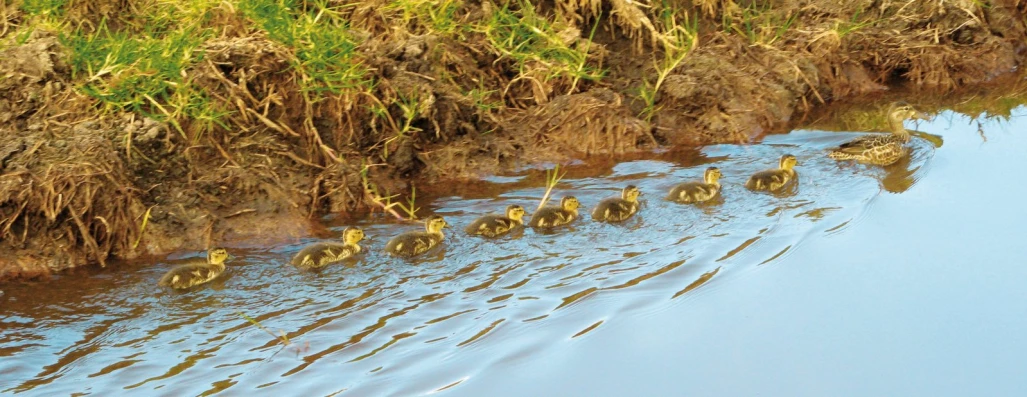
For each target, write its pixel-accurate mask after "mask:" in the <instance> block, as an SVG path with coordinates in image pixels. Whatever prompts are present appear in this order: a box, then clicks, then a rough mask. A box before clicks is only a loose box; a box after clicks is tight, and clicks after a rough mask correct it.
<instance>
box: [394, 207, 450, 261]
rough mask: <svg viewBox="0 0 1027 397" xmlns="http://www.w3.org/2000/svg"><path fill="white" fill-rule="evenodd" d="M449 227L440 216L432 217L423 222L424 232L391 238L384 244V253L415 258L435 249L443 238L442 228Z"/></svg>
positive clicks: (407, 233)
mask: <svg viewBox="0 0 1027 397" xmlns="http://www.w3.org/2000/svg"><path fill="white" fill-rule="evenodd" d="M445 227H449V224H448V223H446V220H445V219H442V217H441V216H438V215H432V216H429V217H428V219H425V220H424V228H425V229H426V231H424V232H406V233H403V234H400V235H398V236H396V237H393V238H392V240H389V242H388V244H385V251H387V252H389V253H390V254H393V255H396V256H406V257H411V256H416V255H420V254H423V253H425V252H427V251H428V250H430V249H432V248H435V246H437V245H439V244H441V243H442V239H443V238H445V236H443V235H442V228H445Z"/></svg>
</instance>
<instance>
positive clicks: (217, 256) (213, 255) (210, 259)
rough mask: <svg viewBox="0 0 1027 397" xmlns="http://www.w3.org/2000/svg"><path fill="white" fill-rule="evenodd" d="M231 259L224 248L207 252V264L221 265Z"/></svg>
mask: <svg viewBox="0 0 1027 397" xmlns="http://www.w3.org/2000/svg"><path fill="white" fill-rule="evenodd" d="M231 257H232V256H231V255H228V251H227V250H225V249H224V248H211V249H209V250H207V263H210V264H214V265H220V264H222V263H225V261H227V260H228V259H229V258H231Z"/></svg>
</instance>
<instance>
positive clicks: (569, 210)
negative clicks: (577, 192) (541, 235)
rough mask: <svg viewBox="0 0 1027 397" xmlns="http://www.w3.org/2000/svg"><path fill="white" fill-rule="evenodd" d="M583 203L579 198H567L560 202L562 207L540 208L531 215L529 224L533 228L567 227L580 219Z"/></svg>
mask: <svg viewBox="0 0 1027 397" xmlns="http://www.w3.org/2000/svg"><path fill="white" fill-rule="evenodd" d="M580 206H581V203H579V202H578V199H577V197H574V196H566V197H564V198H563V199H562V200H560V206H559V207H554V206H547V207H542V208H539V209H538V211H535V213H534V214H532V215H531V221H529V222H528V224H529V225H531V227H541V228H546V227H555V226H561V225H566V224H568V223H571V222H573V221H574V220H575V219H578V207H580Z"/></svg>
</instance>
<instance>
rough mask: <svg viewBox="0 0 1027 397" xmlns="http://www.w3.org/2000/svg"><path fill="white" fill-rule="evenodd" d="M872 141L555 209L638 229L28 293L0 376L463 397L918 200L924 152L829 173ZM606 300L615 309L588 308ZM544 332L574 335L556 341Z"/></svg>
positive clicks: (288, 252) (643, 169)
mask: <svg viewBox="0 0 1027 397" xmlns="http://www.w3.org/2000/svg"><path fill="white" fill-rule="evenodd" d="M854 136H855V134H840V133H825V132H812V131H799V132H795V133H792V134H789V135H777V136H770V137H767V139H766V140H765V141H764V142H763V143H762V144H759V145H747V146H738V145H716V146H709V147H706V148H704V149H702V150H701V152H698V153H693V155H690V156H684V157H677V154H675V153H665V154H656V155H653V156H652V158H651V159H640V160H633V161H626V162H623V163H619V164H616V165H614V166H612V168H609V169H601V168H596V167H594V166H592V165H590V164H583V165H578V166H572V167H570V169H569V171H570V172H569V174H568V175H569V176H568V177H566V178H565V179H564V180H563V181H561V182H560V183H559V185H558V186H557V187H556V189H555V190H554V192H553V194H554V196H555V197H566V196H574V197H576V198H577V199H578V201H580V203H581V205H582V207H583V208H584V209H591V208H593V207H594V206H595V205H596V204H597V203H599V202H600V200H603V199H605V198H607V197H610V196H617V195H620V194H621V193H620V192H621V190H622V189H623V188H624V186H627V185H634V186H637V187H638V189H639V190H640V191H641V192H642V193H643V194H642V196H641V199H640V200H641V202H642V204H643V205H642V206H641V209H640V210H639V211H638V212H637V213H635V214H634V215H633V216H632V217H631V218H630V219H628V220H627V221H625V222H621V223H615V224H611V223H605V222H596V221H593V220H591V219H589V217H578V218H580V219H577V220H575V221H574V222H573V223H571V224H570V225H567V226H564V227H562V228H558V229H555V230H554V231H552V232H544V231H542V230H534V229H532V228H521V229H518V231H517V232H516V233H510V234H508V235H505V236H503V237H499V238H495V239H483V238H480V237H475V236H469V235H467V234H465V233H461V232H460V230H461V229H462V228H454V229H456V230H457V231H453V232H449V233H448V234H447V235H446V237H445V240H444V241H443V242H442V243H441V245H442V247H441V248H435V249H434V250H432V251H430V252H428V254H427V255H424V256H421V257H416V258H413V259H401V258H393V257H391V256H389V255H388V254H386V253H385V252H384V251H383V250H382V246H383V244H384V243H385V242H386V241H388V239H389V236H395V235H397V234H399V233H400V232H401V231H407V230H411V229H412V228H413V227H412V226H411V225H400V224H396V223H391V221H390V220H388V219H386V218H381V217H378V218H374V219H365V220H363V221H360V222H356V224H354V225H350V224H342V223H336V224H334V225H333V226H332V229H333V231H334V232H336V234H338V233H341V231H342V230H343V229H345V228H346V227H347V226H359V227H361V228H363V230H364V231H365V233H366V235H367V237H368V239H366V240H364V241H363V242H362V245H363V246H364V249H363V250H361V252H360V253H359V254H357V255H356V258H359V259H360V260H358V261H356V260H346V261H343V262H340V263H337V264H333V265H330V266H327V267H325V268H323V269H322V270H321V271H320V272H317V273H311V272H304V271H301V270H300V269H296V268H294V267H292V266H289V265H288V263H289V259H290V257H291V256H292V255H294V254H296V253H297V252H299V250H300V249H301V248H302V247H303V246H304V245H306V244H309V243H313V242H316V241H317V240H313V239H308V240H304V241H300V242H297V243H296V244H294V245H286V246H279V247H271V248H270V249H268V250H250V251H240V252H235V250H233V253H234V254H235V255H236V256H237V258H236V259H235V260H234V261H233V262H232V264H231V266H229V268H228V271H227V272H226V273H227V274H226V275H230V277H225V276H224V275H223V276H222V277H219V278H218V279H217V280H215V281H214V282H213V283H210V284H209V286H205V287H201V288H199V289H198V290H196V291H193V292H191V293H189V294H178V295H172V294H164V293H161V292H160V291H158V290H156V289H155V288H154V287H153V285H155V283H156V281H157V279H159V278H160V275H161V273H162V272H163V271H164V270H166V269H167V267H166V266H141V267H132V266H131V265H121V266H120V268H119V269H117V270H116V271H114V270H94V271H92V272H93V274H92V275H89V276H84V275H68V276H62V277H58V278H57V279H56V280H53V281H51V282H49V283H48V284H47V285H45V286H40V285H33V284H32V283H26V284H19V285H11V286H10V288H6V287H5V291H6V292H7V294H6V295H5V296H3V297H0V299H3V300H2V301H0V302H2V304H3V307H4V311H3V315H2V317H0V321H2V322H0V329H3V330H4V332H3V336H2V338H0V356H16V357H18V358H19V359H18V360H0V361H2V362H0V373H4V374H5V376H4V378H5V380H4V381H3V383H2V387H0V389H2V391H3V392H5V393H12V392H31V393H33V394H46V395H55V394H72V393H77V392H99V393H103V394H110V393H111V392H124V391H126V390H132V391H141V392H142V393H153V392H159V393H170V394H184V395H196V394H203V393H213V392H217V391H224V390H232V391H233V392H235V393H246V392H252V391H256V390H258V389H259V390H260V391H266V392H269V393H272V392H279V393H280V392H287V393H289V394H300V393H303V394H306V393H311V394H321V395H323V394H329V393H334V392H336V391H339V390H347V391H349V392H350V393H351V394H355V395H386V394H394V395H406V394H414V393H417V394H420V393H425V392H429V391H432V390H436V389H439V388H443V387H447V386H452V385H454V384H459V383H460V382H462V379H466V378H467V377H470V376H473V375H474V374H476V373H478V372H479V371H484V370H487V369H488V368H489V367H490V366H492V365H494V364H496V363H501V362H508V361H517V360H520V359H522V358H524V357H527V356H530V355H532V354H533V352H537V351H540V350H548V349H559V348H560V346H561V344H562V343H567V341H569V340H571V339H574V340H578V339H580V337H581V336H583V335H587V334H588V333H591V332H595V330H601V329H602V328H603V326H604V324H607V323H608V321H609V320H610V319H613V318H616V317H617V316H618V315H620V314H622V313H625V312H631V311H646V310H653V309H654V308H658V307H661V306H662V305H665V304H667V302H669V301H671V300H672V299H683V298H685V297H688V296H690V294H693V293H695V292H696V291H699V290H701V287H702V286H704V285H713V286H714V287H715V288H724V287H725V286H726V285H729V284H727V283H725V282H724V281H725V280H730V279H731V278H733V277H739V276H742V275H745V274H747V273H749V272H751V271H753V270H755V269H756V268H757V267H758V266H760V265H769V264H773V263H775V262H776V261H779V260H780V259H781V258H784V257H787V256H788V255H790V254H791V252H792V250H793V249H794V247H796V246H798V245H800V244H802V243H803V241H805V240H806V239H809V238H818V236H821V235H823V234H825V233H839V232H841V231H842V230H844V229H845V228H846V227H848V226H851V225H852V224H854V223H856V222H858V221H859V220H860V218H861V214H862V213H863V212H864V211H867V210H868V208H870V205H871V204H872V202H873V200H874V198H875V197H876V196H877V195H878V194H880V192H881V191H882V189H881V186H883V189H884V190H886V191H890V192H896V193H900V192H903V191H905V190H906V189H909V188H910V187H911V186H913V185H914V184H915V183H916V181H917V180H918V179H919V178H920V177H922V175H923V174H924V173H925V172H926V167H925V166H926V165H927V164H928V163H929V159H930V158H931V155H932V152H933V150H934V148H933V146H932V145H931V144H930V143H928V142H927V141H924V140H920V139H916V138H914V140H913V141H914V143H913V155H912V156H910V157H909V158H908V159H907V160H904V161H902V162H899V163H897V164H894V165H892V166H888V167H886V168H880V167H872V166H864V165H859V164H853V163H846V162H838V161H835V160H832V159H830V158H827V157H826V152H827V150H828V149H829V148H830V147H832V146H835V145H838V144H839V143H840V142H844V141H846V140H847V139H851V138H852V137H854ZM786 153H790V154H794V155H795V156H796V157H797V158H798V162H799V165H798V166H797V167H796V170H797V171H798V175H799V176H798V184H797V185H796V186H795V189H794V191H792V192H789V193H788V194H777V195H775V194H767V193H757V192H751V191H749V190H747V189H745V187H744V186H743V184H744V183H745V181H746V179H747V178H748V177H749V176H750V175H752V174H753V173H754V172H756V171H759V170H761V169H764V168H767V167H768V166H770V165H773V164H775V163H776V161H777V159H778V158H779V157H781V156H782V155H783V154H786ZM676 157H677V158H676ZM710 166H715V167H717V168H718V169H719V170H720V171H721V174H722V176H720V177H719V182H720V184H721V191H720V193H719V195H718V196H717V197H715V198H714V199H713V200H710V201H708V202H705V203H701V204H677V203H673V202H670V201H667V200H664V199H663V197H665V196H666V195H667V193H668V192H669V191H670V190H671V188H673V187H674V186H675V185H678V184H679V183H681V182H686V181H696V180H702V179H703V174H704V170H706V169H707V168H708V167H710ZM532 178H533V174H532V173H531V172H526V173H524V174H522V175H514V176H503V177H495V178H490V179H487V180H486V181H485V182H483V183H482V184H480V186H487V187H489V188H490V189H495V190H491V191H488V192H475V191H474V190H473V189H472V188H470V187H465V188H463V189H472V190H462V192H463V193H465V196H466V197H458V196H446V197H436V198H434V199H433V200H430V202H429V203H427V204H426V205H425V207H426V208H425V212H424V213H423V214H427V213H433V214H437V215H441V216H443V217H444V218H445V219H446V221H448V222H451V223H452V224H454V225H460V226H463V225H467V224H470V223H471V222H472V221H473V220H474V219H475V217H477V216H480V215H482V214H486V213H490V212H493V211H496V210H497V209H500V208H505V207H506V206H508V205H519V206H521V207H523V208H535V206H536V204H537V202H538V198H539V197H541V196H542V195H543V193H544V190H545V189H544V187H543V186H542V185H543V184H542V183H535V182H531V181H532V180H534V179H532ZM42 293H45V294H50V296H45V297H44V296H40V294H42ZM587 301H592V302H602V305H589V307H591V308H592V309H589V310H588V311H585V312H581V311H580V310H581V309H578V308H579V307H581V304H582V302H587ZM595 307H599V309H595ZM239 312H241V313H244V314H245V315H246V316H247V317H250V318H252V319H253V320H254V322H255V323H258V324H260V325H261V326H262V327H263V328H264V329H260V328H258V327H256V326H254V325H253V323H251V322H250V321H248V320H247V319H245V318H242V317H240V316H239V315H238V313H239ZM542 323H546V324H557V325H559V326H558V327H556V328H557V329H559V330H560V331H559V332H556V333H554V332H552V331H546V332H542V331H538V329H537V327H536V325H538V324H542ZM552 328H554V327H547V329H552ZM265 330H266V331H267V332H265ZM268 332H270V333H271V335H269V334H268ZM282 335H284V336H285V337H287V339H288V340H289V341H290V344H289V346H288V347H283V345H282V340H284V338H282ZM14 380H19V381H18V382H14ZM451 390H459V386H456V387H454V388H453V389H451Z"/></svg>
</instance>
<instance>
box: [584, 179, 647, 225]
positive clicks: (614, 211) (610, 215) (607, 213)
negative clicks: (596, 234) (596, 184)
mask: <svg viewBox="0 0 1027 397" xmlns="http://www.w3.org/2000/svg"><path fill="white" fill-rule="evenodd" d="M640 194H641V192H640V191H639V190H638V188H637V187H635V186H634V185H628V187H625V188H624V190H622V191H621V196H620V197H610V198H608V199H604V200H603V201H600V202H599V204H598V205H596V208H595V209H593V210H592V219H595V220H597V221H602V222H623V221H625V220H627V219H628V218H631V216H632V215H635V213H636V212H638V208H639V203H638V196H639V195H640Z"/></svg>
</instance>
